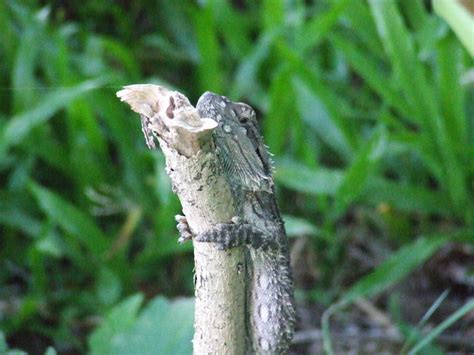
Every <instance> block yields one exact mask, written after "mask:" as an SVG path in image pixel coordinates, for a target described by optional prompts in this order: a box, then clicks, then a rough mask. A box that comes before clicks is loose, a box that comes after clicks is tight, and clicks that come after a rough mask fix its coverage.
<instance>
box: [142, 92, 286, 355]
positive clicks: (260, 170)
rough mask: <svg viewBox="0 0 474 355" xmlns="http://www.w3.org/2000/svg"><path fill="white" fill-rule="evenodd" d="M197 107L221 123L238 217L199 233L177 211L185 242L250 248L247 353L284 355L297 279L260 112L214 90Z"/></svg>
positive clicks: (221, 152)
mask: <svg viewBox="0 0 474 355" xmlns="http://www.w3.org/2000/svg"><path fill="white" fill-rule="evenodd" d="M196 109H197V111H198V113H199V115H200V117H202V118H204V117H205V118H210V119H213V120H214V121H216V122H217V127H216V128H215V130H214V131H213V134H212V137H213V141H214V145H215V149H216V153H217V156H218V159H219V162H220V164H221V166H222V168H223V169H224V172H225V175H226V177H227V179H228V182H229V185H230V187H231V191H232V195H233V199H234V204H235V207H236V211H237V214H238V215H237V216H235V217H234V218H232V220H231V221H229V223H222V224H217V225H215V226H214V227H213V228H212V229H210V230H208V231H205V232H203V233H199V234H197V235H195V234H194V233H193V232H192V231H191V230H190V228H189V226H188V225H187V221H186V218H185V217H184V216H180V215H177V216H176V220H177V222H178V225H177V228H178V230H179V232H180V238H179V241H180V242H184V241H186V240H189V239H194V241H196V242H209V243H215V244H216V245H217V248H219V249H221V250H227V249H229V248H234V247H239V246H245V248H246V251H245V254H246V257H245V259H246V277H247V287H248V289H247V290H246V295H247V296H246V297H247V299H246V323H247V341H246V343H247V345H246V348H247V353H256V354H284V353H286V352H287V351H288V348H289V344H290V342H291V339H292V336H293V331H294V323H295V304H294V296H293V279H292V271H291V267H290V258H289V249H288V240H287V236H286V232H285V228H284V224H283V220H282V217H281V215H280V212H279V208H278V205H277V201H276V196H275V186H274V182H273V178H272V162H271V159H270V154H269V152H268V150H267V147H266V146H265V145H264V142H263V138H262V136H261V134H260V131H259V128H258V124H257V119H256V113H255V111H254V110H253V108H252V107H251V106H249V105H247V104H245V103H239V102H232V101H230V100H229V99H228V98H226V97H224V96H220V95H217V94H214V93H212V92H206V93H204V94H203V95H202V96H201V97H200V98H199V100H198V103H197V105H196ZM145 126H146V123H145ZM145 131H146V129H144V133H145ZM145 137H146V138H147V141H148V140H149V139H150V137H147V136H146V133H145Z"/></svg>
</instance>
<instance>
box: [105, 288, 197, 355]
mask: <svg viewBox="0 0 474 355" xmlns="http://www.w3.org/2000/svg"><path fill="white" fill-rule="evenodd" d="M193 321H194V300H193V299H178V300H175V301H168V300H167V299H165V298H163V297H160V296H159V297H156V298H155V299H154V300H153V301H151V302H150V303H149V304H148V305H147V307H146V308H145V309H144V310H143V311H142V312H141V314H140V316H139V318H138V319H137V321H136V322H135V324H134V326H133V327H132V328H130V329H129V330H127V331H125V332H123V333H121V334H118V335H116V336H114V337H113V339H112V346H111V353H112V354H114V355H132V354H141V355H154V354H191V353H192V343H191V340H192V337H193V332H194V327H193Z"/></svg>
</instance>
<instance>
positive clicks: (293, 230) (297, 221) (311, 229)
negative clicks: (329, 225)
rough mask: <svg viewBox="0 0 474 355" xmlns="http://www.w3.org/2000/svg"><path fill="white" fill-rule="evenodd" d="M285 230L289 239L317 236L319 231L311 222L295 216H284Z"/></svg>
mask: <svg viewBox="0 0 474 355" xmlns="http://www.w3.org/2000/svg"><path fill="white" fill-rule="evenodd" d="M283 220H284V221H285V229H286V234H288V237H301V236H316V235H319V234H320V231H319V229H318V228H317V227H316V226H315V225H313V224H311V223H310V222H309V221H307V220H305V219H303V218H298V217H294V216H289V215H284V216H283Z"/></svg>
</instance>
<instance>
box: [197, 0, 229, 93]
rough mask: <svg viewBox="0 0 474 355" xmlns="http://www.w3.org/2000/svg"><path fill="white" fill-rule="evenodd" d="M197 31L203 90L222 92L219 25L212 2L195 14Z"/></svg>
mask: <svg viewBox="0 0 474 355" xmlns="http://www.w3.org/2000/svg"><path fill="white" fill-rule="evenodd" d="M194 23H195V31H196V37H197V44H198V48H199V56H200V60H199V65H198V74H199V78H200V80H199V81H200V83H201V88H202V90H203V91H204V90H210V91H214V92H222V87H223V83H224V73H223V72H222V69H221V51H220V50H219V43H218V33H217V26H216V24H215V19H214V13H213V11H212V6H211V4H210V2H208V3H206V4H205V5H204V6H203V7H202V8H201V9H199V10H198V11H196V12H195V15H194Z"/></svg>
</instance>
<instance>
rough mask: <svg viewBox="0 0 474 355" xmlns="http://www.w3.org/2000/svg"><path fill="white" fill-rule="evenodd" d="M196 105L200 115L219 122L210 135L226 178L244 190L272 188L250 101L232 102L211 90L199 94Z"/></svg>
mask: <svg viewBox="0 0 474 355" xmlns="http://www.w3.org/2000/svg"><path fill="white" fill-rule="evenodd" d="M196 109H197V110H198V112H199V115H200V116H201V117H209V118H213V119H215V120H216V121H217V123H218V128H216V130H215V131H214V133H213V137H214V140H215V142H216V147H217V154H218V157H219V160H220V161H221V163H222V166H223V168H224V171H225V173H226V175H227V176H228V178H229V180H231V181H232V182H233V183H235V185H236V186H239V187H240V188H242V189H244V190H248V191H268V192H271V189H272V185H273V181H272V178H271V168H269V164H270V163H269V159H267V158H268V152H266V148H265V146H263V143H262V144H259V141H261V137H259V133H258V129H257V128H256V127H257V126H256V124H257V123H256V118H255V111H254V110H253V109H252V108H251V107H250V106H249V105H246V104H242V103H233V102H231V101H229V100H228V99H227V98H226V97H223V96H220V95H217V94H214V93H211V92H206V93H204V94H203V95H202V96H201V97H200V98H199V101H198V103H197V105H196ZM252 121H253V122H254V123H253V122H252ZM253 127H255V128H253ZM255 129H257V133H256V132H254V131H255ZM256 134H257V135H258V137H259V139H258V140H259V141H256V140H257V138H256V136H255V135H256ZM263 150H265V152H263Z"/></svg>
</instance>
